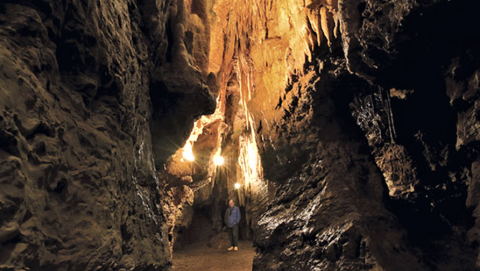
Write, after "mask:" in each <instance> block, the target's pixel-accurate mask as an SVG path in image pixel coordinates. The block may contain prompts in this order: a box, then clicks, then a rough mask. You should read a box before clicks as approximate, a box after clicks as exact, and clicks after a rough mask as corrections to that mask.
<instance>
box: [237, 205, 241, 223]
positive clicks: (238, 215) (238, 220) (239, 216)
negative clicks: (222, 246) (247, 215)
mask: <svg viewBox="0 0 480 271" xmlns="http://www.w3.org/2000/svg"><path fill="white" fill-rule="evenodd" d="M241 217H242V216H241V214H240V209H239V208H237V224H238V223H240V218H241Z"/></svg>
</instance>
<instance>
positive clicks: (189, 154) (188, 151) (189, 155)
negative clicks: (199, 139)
mask: <svg viewBox="0 0 480 271" xmlns="http://www.w3.org/2000/svg"><path fill="white" fill-rule="evenodd" d="M183 158H185V159H186V160H188V161H190V162H193V161H194V160H195V156H194V155H193V151H192V144H190V142H187V144H185V147H183Z"/></svg>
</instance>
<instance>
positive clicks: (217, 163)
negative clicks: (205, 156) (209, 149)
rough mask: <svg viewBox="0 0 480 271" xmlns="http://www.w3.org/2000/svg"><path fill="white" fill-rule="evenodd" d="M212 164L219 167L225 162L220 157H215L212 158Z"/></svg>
mask: <svg viewBox="0 0 480 271" xmlns="http://www.w3.org/2000/svg"><path fill="white" fill-rule="evenodd" d="M213 163H214V164H215V165H216V166H221V165H223V163H225V160H224V159H223V157H222V156H215V157H214V158H213Z"/></svg>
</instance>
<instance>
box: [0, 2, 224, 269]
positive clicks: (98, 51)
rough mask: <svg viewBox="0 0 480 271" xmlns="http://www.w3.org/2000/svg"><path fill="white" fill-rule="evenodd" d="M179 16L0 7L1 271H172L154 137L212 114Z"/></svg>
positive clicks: (176, 8) (160, 152) (41, 5)
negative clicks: (184, 81) (180, 77)
mask: <svg viewBox="0 0 480 271" xmlns="http://www.w3.org/2000/svg"><path fill="white" fill-rule="evenodd" d="M183 5H184V2H183V1H176V0H175V1H155V0H145V1H133V0H132V1H129V0H125V1H123V0H118V1H49V0H35V1H27V0H25V1H23V0H22V1H1V2H0V269H1V270H27V269H28V270H170V269H171V254H170V250H169V246H168V241H169V240H168V236H167V231H166V227H165V218H164V217H163V215H162V208H161V197H160V193H159V185H160V184H161V182H162V180H159V178H158V176H157V174H156V165H157V167H158V165H161V163H159V162H157V163H156V162H155V161H159V160H160V159H162V158H163V157H168V156H169V155H171V154H172V153H173V152H172V151H170V150H169V149H173V147H168V146H167V147H166V148H165V149H159V148H154V147H152V137H153V139H154V140H153V141H154V142H157V141H155V140H156V139H159V134H158V133H159V132H158V131H165V132H164V133H163V134H162V135H165V136H166V137H167V138H170V137H175V136H176V134H181V133H179V132H178V131H185V130H187V131H188V129H189V127H191V125H192V124H193V121H194V120H195V118H197V117H198V116H199V115H201V114H203V113H207V112H208V111H211V110H212V109H213V108H214V104H215V101H214V99H213V98H212V96H211V94H210V91H209V89H208V87H206V86H205V83H203V78H202V75H201V73H200V72H198V69H197V68H196V67H195V63H193V61H192V58H193V57H192V54H193V52H194V51H195V52H196V53H197V54H200V53H201V52H202V50H201V49H199V48H195V50H193V51H192V50H191V49H192V46H193V45H194V44H196V43H195V42H194V41H192V39H193V38H194V36H193V35H191V33H190V32H188V31H186V30H185V27H183V25H185V24H188V22H189V18H186V17H184V16H183V15H182V11H183V9H182V8H183ZM182 16H183V17H182ZM187 38H189V39H190V43H188V42H187ZM204 43H205V42H204ZM185 44H187V45H185ZM186 46H187V47H189V48H190V49H187V48H186ZM172 61H173V62H174V63H175V69H176V70H175V69H173V68H165V66H167V65H173V64H169V62H172ZM179 74H181V75H182V76H183V77H185V78H187V79H185V80H186V81H188V84H187V87H188V88H186V87H185V88H182V89H181V90H178V89H176V87H178V84H181V83H182V82H178V81H176V82H175V83H177V85H175V84H174V83H172V81H175V80H174V79H172V78H173V77H175V76H178V75H179ZM188 76H190V77H188ZM188 78H189V79H188ZM198 97H201V98H200V99H199V98H198ZM189 99H193V100H194V101H195V105H196V107H195V108H192V107H191V103H192V101H191V100H190V101H189ZM172 101H173V102H174V104H172ZM172 106H173V107H174V109H172ZM185 106H186V107H185ZM175 109H180V110H175ZM165 119H168V121H166V120H165ZM152 120H153V122H152ZM177 122H180V123H179V124H177V125H176V126H175V127H176V129H173V128H172V127H171V126H169V125H170V124H171V123H177ZM152 123H156V124H152ZM151 125H152V127H153V130H154V131H153V132H151V129H150V127H151ZM162 125H163V126H162ZM156 131H157V133H155V132H156ZM152 134H153V136H152ZM167 134H168V135H167ZM187 136H188V132H187ZM178 140H180V141H181V140H182V139H181V137H180V139H178ZM171 144H173V143H172V142H169V145H171ZM177 148H178V147H177ZM152 149H155V150H156V153H155V154H154V153H153V152H152ZM154 158H157V160H155V159H154Z"/></svg>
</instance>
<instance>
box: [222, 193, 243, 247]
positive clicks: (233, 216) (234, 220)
mask: <svg viewBox="0 0 480 271" xmlns="http://www.w3.org/2000/svg"><path fill="white" fill-rule="evenodd" d="M238 223H240V209H238V207H237V206H235V203H234V202H233V200H229V201H228V208H227V210H226V211H225V224H227V228H228V237H229V238H230V244H231V247H230V248H229V249H228V250H229V251H231V250H234V251H238Z"/></svg>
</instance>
